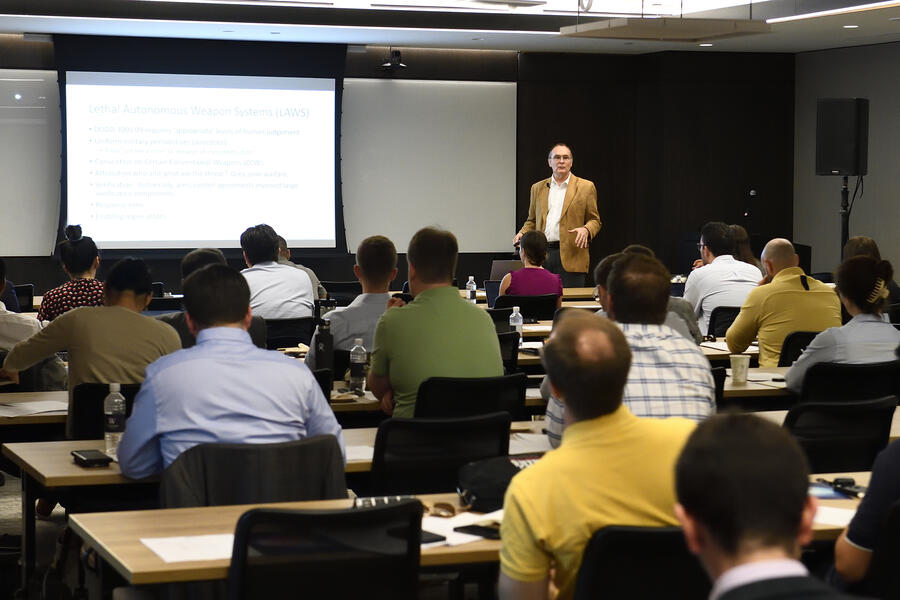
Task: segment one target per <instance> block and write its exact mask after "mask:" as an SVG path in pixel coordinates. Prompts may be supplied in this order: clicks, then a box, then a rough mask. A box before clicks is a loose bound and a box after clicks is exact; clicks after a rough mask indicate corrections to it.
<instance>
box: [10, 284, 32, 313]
mask: <svg viewBox="0 0 900 600" xmlns="http://www.w3.org/2000/svg"><path fill="white" fill-rule="evenodd" d="M13 293H14V294H15V295H16V299H17V300H18V301H19V312H23V313H24V312H34V284H33V283H22V284H19V285H14V286H13Z"/></svg>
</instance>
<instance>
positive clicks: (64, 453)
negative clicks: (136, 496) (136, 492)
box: [3, 421, 542, 488]
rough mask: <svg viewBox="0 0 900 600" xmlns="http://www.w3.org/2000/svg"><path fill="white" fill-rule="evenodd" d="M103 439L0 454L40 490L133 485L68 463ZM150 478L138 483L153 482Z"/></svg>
mask: <svg viewBox="0 0 900 600" xmlns="http://www.w3.org/2000/svg"><path fill="white" fill-rule="evenodd" d="M541 427H542V421H514V422H513V424H512V427H511V429H510V434H511V435H513V434H516V433H540V432H541ZM377 431H378V430H377V429H376V428H375V427H363V428H356V429H344V430H343V437H344V446H345V447H350V446H369V447H374V446H375V434H376V432H377ZM103 448H104V442H103V440H65V441H60V442H16V443H12V444H3V455H4V456H6V457H7V458H9V459H10V460H11V461H12V462H14V463H15V464H16V465H17V466H18V467H19V468H21V469H22V470H23V471H25V472H27V473H28V474H29V475H30V476H31V477H32V478H33V479H34V480H35V481H37V482H38V483H39V484H40V485H42V486H44V487H48V488H50V487H66V486H94V485H116V484H122V483H133V482H134V481H135V480H133V479H128V478H127V477H125V476H124V475H122V472H121V471H120V470H119V464H118V463H116V462H113V463H110V465H109V466H108V467H98V468H85V467H80V466H78V465H76V464H75V463H74V461H73V460H72V454H71V453H72V451H73V450H102V449H103ZM344 470H345V472H347V473H364V472H368V471H371V470H372V460H371V459H369V458H366V459H353V460H348V461H347V464H346V466H345V469H344ZM155 479H157V478H150V479H146V480H141V481H153V480H155Z"/></svg>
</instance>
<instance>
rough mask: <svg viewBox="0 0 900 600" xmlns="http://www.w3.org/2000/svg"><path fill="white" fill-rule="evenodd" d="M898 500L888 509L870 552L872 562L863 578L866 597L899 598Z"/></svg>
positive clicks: (899, 541) (899, 536)
mask: <svg viewBox="0 0 900 600" xmlns="http://www.w3.org/2000/svg"><path fill="white" fill-rule="evenodd" d="M898 564H900V500H898V501H897V502H894V503H893V504H892V505H891V507H890V509H889V510H888V514H887V517H886V518H885V520H884V525H882V527H881V531H880V533H879V537H878V540H877V541H876V542H875V548H874V550H873V552H872V562H871V563H870V564H869V571H868V572H867V573H866V577H865V579H864V580H863V586H864V589H863V590H856V589H854V590H853V591H854V592H864V593H865V595H866V597H872V598H900V570H898V569H897V565H898Z"/></svg>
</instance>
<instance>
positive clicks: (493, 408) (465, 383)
mask: <svg viewBox="0 0 900 600" xmlns="http://www.w3.org/2000/svg"><path fill="white" fill-rule="evenodd" d="M527 383H528V376H527V375H525V374H524V373H514V374H512V375H503V376H501V377H431V378H429V379H426V380H425V381H423V382H422V383H421V385H419V392H418V394H417V395H416V412H415V416H416V418H420V419H421V418H427V419H450V418H459V417H472V416H475V415H485V414H488V413H495V412H499V411H505V412H506V413H508V414H509V415H510V416H511V417H512V418H513V420H519V419H524V418H525V386H526V385H527Z"/></svg>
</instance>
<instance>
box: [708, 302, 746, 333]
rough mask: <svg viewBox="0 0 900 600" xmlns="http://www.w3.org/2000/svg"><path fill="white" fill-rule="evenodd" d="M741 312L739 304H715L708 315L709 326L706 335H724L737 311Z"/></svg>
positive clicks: (735, 317)
mask: <svg viewBox="0 0 900 600" xmlns="http://www.w3.org/2000/svg"><path fill="white" fill-rule="evenodd" d="M739 312H741V307H740V306H717V307H715V308H714V309H713V311H712V312H711V313H710V315H709V327H708V328H707V330H706V335H714V336H716V337H717V338H720V337H725V332H726V331H728V328H729V327H731V324H732V323H734V320H735V319H737V316H738V313H739Z"/></svg>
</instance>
